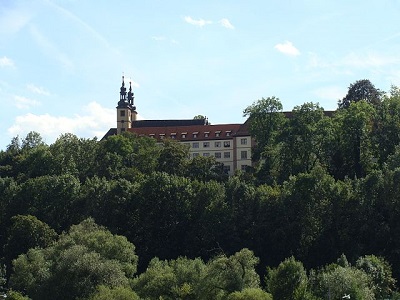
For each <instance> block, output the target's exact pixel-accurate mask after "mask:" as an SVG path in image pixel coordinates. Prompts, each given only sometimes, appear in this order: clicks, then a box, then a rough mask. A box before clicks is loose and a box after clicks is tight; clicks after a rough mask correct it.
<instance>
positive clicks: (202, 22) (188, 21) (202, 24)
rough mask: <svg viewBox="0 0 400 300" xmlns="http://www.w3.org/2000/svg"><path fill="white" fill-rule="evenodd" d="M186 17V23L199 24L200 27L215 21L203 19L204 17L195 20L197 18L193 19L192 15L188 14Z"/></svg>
mask: <svg viewBox="0 0 400 300" xmlns="http://www.w3.org/2000/svg"><path fill="white" fill-rule="evenodd" d="M184 19H185V22H186V23H189V24H191V25H195V26H199V27H203V26H205V25H210V24H212V23H213V22H212V21H209V20H203V19H198V20H195V19H192V17H190V16H186V17H185V18H184Z"/></svg>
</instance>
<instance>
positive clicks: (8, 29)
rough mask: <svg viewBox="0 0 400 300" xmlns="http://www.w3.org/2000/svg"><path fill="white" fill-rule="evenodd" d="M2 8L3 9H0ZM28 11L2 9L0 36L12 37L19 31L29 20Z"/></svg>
mask: <svg viewBox="0 0 400 300" xmlns="http://www.w3.org/2000/svg"><path fill="white" fill-rule="evenodd" d="M2 8H4V7H2ZM28 10H29V9H26V8H25V7H23V8H16V9H4V10H3V11H1V12H0V35H12V34H15V33H17V32H18V31H20V30H21V29H22V28H23V27H24V26H26V24H28V23H29V21H30V19H31V14H32V12H30V11H28Z"/></svg>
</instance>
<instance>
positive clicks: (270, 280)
mask: <svg viewBox="0 0 400 300" xmlns="http://www.w3.org/2000/svg"><path fill="white" fill-rule="evenodd" d="M266 284H267V288H268V291H269V292H270V293H271V294H272V296H273V299H276V300H297V299H298V300H300V299H305V297H306V294H307V284H308V278H307V274H306V271H305V269H304V267H303V264H302V263H301V262H299V261H296V260H295V258H294V257H290V258H288V259H285V260H284V261H283V262H282V263H280V264H279V266H278V267H277V268H275V269H271V268H269V269H268V270H267V276H266Z"/></svg>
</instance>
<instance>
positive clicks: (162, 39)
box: [151, 36, 167, 41]
mask: <svg viewBox="0 0 400 300" xmlns="http://www.w3.org/2000/svg"><path fill="white" fill-rule="evenodd" d="M151 39H152V40H154V41H165V40H166V39H167V38H166V37H165V36H152V37H151Z"/></svg>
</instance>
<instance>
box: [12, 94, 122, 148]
mask: <svg viewBox="0 0 400 300" xmlns="http://www.w3.org/2000/svg"><path fill="white" fill-rule="evenodd" d="M115 125H116V124H115V110H114V109H109V108H104V107H102V106H101V105H100V104H98V103H97V102H91V103H89V104H88V105H87V106H85V107H83V108H82V115H75V116H73V117H70V118H68V117H61V116H52V115H50V114H42V115H35V114H32V113H28V114H26V115H23V116H17V117H16V119H15V122H14V124H13V125H12V126H11V127H10V128H8V130H7V131H8V134H9V135H10V136H17V135H19V136H25V135H27V134H28V133H29V132H30V131H36V132H38V133H40V135H41V136H42V137H43V138H44V140H45V141H46V142H47V143H53V142H54V141H55V140H56V139H57V138H58V137H59V136H60V135H61V134H64V133H72V134H75V135H77V136H78V137H88V138H93V137H94V136H97V137H99V138H102V137H103V135H104V134H105V133H106V132H107V131H108V129H109V128H110V127H115Z"/></svg>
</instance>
